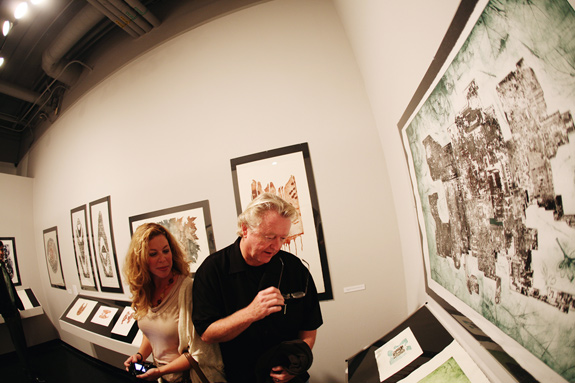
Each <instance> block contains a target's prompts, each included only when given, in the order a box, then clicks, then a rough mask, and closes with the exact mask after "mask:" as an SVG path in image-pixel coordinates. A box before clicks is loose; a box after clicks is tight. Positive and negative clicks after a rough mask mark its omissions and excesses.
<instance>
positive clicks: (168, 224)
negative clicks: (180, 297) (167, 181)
mask: <svg viewBox="0 0 575 383" xmlns="http://www.w3.org/2000/svg"><path fill="white" fill-rule="evenodd" d="M129 221H130V236H131V235H132V234H134V231H135V230H136V228H137V227H138V226H140V225H142V224H144V223H148V222H153V223H157V224H160V225H162V226H164V227H165V228H166V229H168V230H169V231H170V233H172V235H173V236H174V237H176V239H177V240H178V241H179V242H180V245H181V246H182V248H183V249H184V252H185V253H186V254H187V256H188V260H189V261H190V271H191V272H192V275H193V274H195V272H196V270H197V269H198V267H199V266H200V265H201V263H202V262H203V261H204V259H206V257H207V256H208V255H210V254H211V253H213V252H215V251H216V245H215V240H214V228H213V226H212V219H211V216H210V204H209V201H208V200H204V201H199V202H193V203H189V204H186V205H181V206H175V207H171V208H167V209H162V210H157V211H152V212H150V213H145V214H140V215H136V216H133V217H130V218H129Z"/></svg>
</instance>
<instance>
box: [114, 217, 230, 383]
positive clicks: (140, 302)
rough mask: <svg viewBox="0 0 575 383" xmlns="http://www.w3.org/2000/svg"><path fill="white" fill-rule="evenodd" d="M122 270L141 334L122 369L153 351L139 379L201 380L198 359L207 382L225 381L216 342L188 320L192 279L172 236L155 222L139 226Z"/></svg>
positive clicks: (190, 310)
mask: <svg viewBox="0 0 575 383" xmlns="http://www.w3.org/2000/svg"><path fill="white" fill-rule="evenodd" d="M124 275H125V278H126V281H127V282H128V285H129V286H130V292H131V293H132V307H133V308H134V310H135V311H136V314H135V317H136V319H137V320H138V326H139V328H140V330H142V333H143V335H144V337H143V340H142V344H141V345H140V348H139V349H138V352H137V353H136V354H134V355H132V356H130V357H129V358H128V359H126V361H125V362H124V365H125V366H126V369H129V366H130V364H132V363H134V362H141V361H143V360H146V358H147V357H148V356H149V355H150V354H152V355H153V358H154V364H155V365H156V366H157V368H152V369H150V370H149V371H148V372H146V373H144V374H142V375H138V377H139V378H142V379H145V380H149V381H151V380H157V379H159V378H161V380H160V381H161V382H170V383H171V382H189V381H192V382H194V383H196V382H200V381H201V380H200V377H199V376H198V373H197V372H194V370H193V369H192V366H193V365H194V364H195V362H196V361H197V362H198V363H199V366H200V368H201V370H202V371H203V373H204V374H205V375H206V377H207V379H208V380H209V381H210V382H225V377H224V373H223V363H222V358H221V354H220V349H219V346H218V345H217V344H212V345H209V344H206V343H204V342H203V341H202V340H201V338H200V337H199V336H196V332H195V329H194V327H193V324H192V282H193V280H192V279H191V278H190V277H189V275H190V270H189V266H188V263H187V261H186V260H185V259H184V253H183V251H182V249H181V247H180V245H179V244H178V242H177V241H176V239H175V238H174V236H172V234H171V233H170V232H169V231H168V230H166V228H164V227H163V226H160V225H158V224H155V223H146V224H143V225H141V226H139V227H138V228H137V229H136V232H135V233H134V235H133V236H132V241H131V243H130V247H129V249H128V254H127V255H126V263H125V265H124Z"/></svg>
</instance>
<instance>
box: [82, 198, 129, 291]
mask: <svg viewBox="0 0 575 383" xmlns="http://www.w3.org/2000/svg"><path fill="white" fill-rule="evenodd" d="M90 224H91V229H92V244H93V249H94V258H95V259H96V262H95V264H96V271H97V275H98V281H99V283H100V289H101V290H102V291H104V292H110V293H122V292H124V289H123V287H122V282H121V280H120V272H119V268H118V256H117V255H116V245H115V242H114V230H113V227H112V208H111V204H110V196H107V197H104V198H101V199H99V200H96V201H93V202H90Z"/></svg>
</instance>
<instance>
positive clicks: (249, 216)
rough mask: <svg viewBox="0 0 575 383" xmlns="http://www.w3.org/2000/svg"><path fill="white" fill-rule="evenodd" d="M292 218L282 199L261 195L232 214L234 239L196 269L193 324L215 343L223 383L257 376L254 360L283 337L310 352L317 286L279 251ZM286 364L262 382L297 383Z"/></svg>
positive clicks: (317, 318)
mask: <svg viewBox="0 0 575 383" xmlns="http://www.w3.org/2000/svg"><path fill="white" fill-rule="evenodd" d="M297 215H298V213H297V210H296V209H295V208H294V207H293V206H292V205H290V204H289V203H288V202H286V201H284V200H283V199H282V198H280V197H278V196H276V195H274V194H271V193H263V194H261V195H260V196H258V197H257V198H255V199H254V200H253V201H252V202H251V203H250V204H249V205H248V207H247V208H246V210H245V211H244V212H243V213H242V214H240V216H239V217H238V235H239V238H238V239H237V240H236V241H235V243H233V244H232V245H230V246H228V247H226V248H225V249H222V250H220V251H218V252H216V253H214V254H212V255H210V256H209V257H208V258H207V259H206V260H205V261H204V262H203V263H202V265H201V266H200V267H199V269H198V270H197V272H196V275H195V279H194V289H193V314H192V318H193V322H194V326H195V328H196V331H198V333H199V334H200V335H201V336H202V339H203V340H204V341H205V342H208V343H216V342H217V343H220V349H221V351H222V357H223V361H224V368H225V372H226V378H227V380H228V382H229V383H243V382H246V383H255V382H256V381H258V380H257V379H256V365H258V360H262V359H265V358H267V356H268V355H269V353H268V352H269V350H270V349H275V348H277V346H278V345H280V344H283V343H282V342H286V341H293V340H296V339H301V340H303V342H305V344H307V346H309V353H310V354H311V349H312V348H313V345H314V343H315V339H316V335H317V329H318V328H319V327H320V326H321V325H322V323H323V320H322V316H321V310H320V306H319V300H318V297H317V290H316V287H315V284H314V282H313V278H312V276H311V275H310V273H309V270H308V268H307V267H306V266H304V264H303V263H302V261H301V260H300V259H299V258H297V257H296V256H295V255H293V254H290V253H288V252H285V251H282V250H281V248H282V246H283V245H284V243H285V241H286V239H287V238H288V235H289V232H290V227H291V224H292V221H293V220H295V219H296V218H297ZM282 294H284V295H282ZM307 346H306V347H307ZM310 363H311V361H310ZM286 367H287V366H279V365H278V366H275V365H274V366H271V367H270V369H269V372H265V374H266V375H268V377H267V379H268V380H269V378H270V377H271V379H272V380H273V381H274V382H289V381H290V380H294V382H295V381H296V379H294V378H296V375H294V374H291V373H290V372H289V371H288V369H287V368H286ZM258 368H259V365H258ZM290 371H291V370H290ZM308 378H309V375H307V373H306V372H304V373H303V374H301V375H298V376H297V381H303V382H305V381H306V380H307V379H308Z"/></svg>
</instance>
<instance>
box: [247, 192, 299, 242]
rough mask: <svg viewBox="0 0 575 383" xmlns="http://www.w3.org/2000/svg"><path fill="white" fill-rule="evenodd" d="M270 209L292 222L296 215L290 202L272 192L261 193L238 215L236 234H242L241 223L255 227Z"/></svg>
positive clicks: (251, 227)
mask: <svg viewBox="0 0 575 383" xmlns="http://www.w3.org/2000/svg"><path fill="white" fill-rule="evenodd" d="M272 210H273V211H275V212H277V213H278V214H279V215H280V216H282V217H284V218H289V220H290V221H292V222H293V221H294V220H295V219H296V218H297V217H298V212H297V210H296V208H295V207H293V205H292V204H290V203H289V202H287V201H285V200H284V199H283V198H281V197H278V196H277V195H275V194H273V193H262V194H260V195H259V196H257V197H256V198H254V199H253V200H252V202H250V204H249V205H248V206H247V207H246V209H245V210H244V211H243V212H242V213H241V214H240V215H239V216H238V231H237V234H238V236H240V237H241V236H242V235H243V231H242V226H243V225H245V226H246V227H248V228H250V229H255V228H257V227H258V226H259V225H260V223H261V222H262V218H263V216H264V215H265V214H266V213H267V212H268V211H272Z"/></svg>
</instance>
